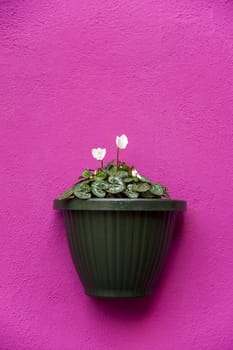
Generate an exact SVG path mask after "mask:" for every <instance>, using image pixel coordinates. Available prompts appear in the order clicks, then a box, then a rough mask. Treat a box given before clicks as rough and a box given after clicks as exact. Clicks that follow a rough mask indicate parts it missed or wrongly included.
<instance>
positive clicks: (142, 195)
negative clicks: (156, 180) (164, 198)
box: [140, 191, 160, 198]
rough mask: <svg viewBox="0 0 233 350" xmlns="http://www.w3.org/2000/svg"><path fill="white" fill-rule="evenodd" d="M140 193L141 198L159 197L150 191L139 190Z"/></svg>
mask: <svg viewBox="0 0 233 350" xmlns="http://www.w3.org/2000/svg"><path fill="white" fill-rule="evenodd" d="M140 195H141V197H143V198H160V196H156V195H155V194H153V193H151V192H150V191H146V192H141V193H140Z"/></svg>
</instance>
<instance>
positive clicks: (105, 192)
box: [58, 135, 170, 200]
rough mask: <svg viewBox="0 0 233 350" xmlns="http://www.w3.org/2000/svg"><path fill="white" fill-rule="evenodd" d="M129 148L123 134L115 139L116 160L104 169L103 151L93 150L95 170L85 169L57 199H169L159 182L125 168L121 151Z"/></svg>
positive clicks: (126, 166)
mask: <svg viewBox="0 0 233 350" xmlns="http://www.w3.org/2000/svg"><path fill="white" fill-rule="evenodd" d="M127 145H128V138H127V136H126V135H121V136H117V137H116V146H117V158H116V162H115V161H114V160H113V161H111V162H110V163H108V164H107V165H106V166H105V167H104V164H103V160H104V158H105V156H106V148H93V149H92V151H91V153H92V156H93V157H94V158H95V159H96V160H97V161H99V162H100V167H99V168H97V169H96V170H91V169H86V170H84V171H83V173H82V174H81V176H80V177H79V181H78V182H77V183H75V184H74V185H73V186H72V187H71V188H69V189H68V190H67V191H66V192H64V193H63V194H61V195H60V196H59V198H58V199H60V200H62V199H71V198H78V199H90V198H91V197H94V198H132V199H136V198H158V199H159V198H170V196H169V192H168V189H167V188H166V187H165V186H163V185H162V184H160V183H154V182H151V181H150V180H149V179H148V178H147V177H145V176H143V175H140V174H139V173H138V172H137V170H136V169H135V168H134V167H133V166H128V165H127V164H125V163H124V162H121V161H120V159H119V154H120V150H123V149H125V148H126V147H127Z"/></svg>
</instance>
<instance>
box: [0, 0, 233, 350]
mask: <svg viewBox="0 0 233 350" xmlns="http://www.w3.org/2000/svg"><path fill="white" fill-rule="evenodd" d="M232 80H233V3H232V1H222V0H218V1H217V0H212V1H210V0H209V1H207V0H196V1H194V0H182V1H178V0H169V1H168V0H158V1H154V0H153V1H152V0H148V1H141V0H101V1H97V0H89V1H86V0H69V1H65V0H63V1H62V0H46V1H45V0H40V1H36V0H30V1H29V0H1V2H0V159H1V166H0V193H1V215H0V221H1V222H0V230H1V235H0V237H1V242H0V350H120V349H121V350H128V349H137V350H155V349H158V350H182V349H184V350H231V349H233V333H232V325H233V273H232V271H233V253H232V249H233V234H232V223H233V215H232V214H233V213H232V198H233V186H232V175H233V171H232V170H233V164H232V150H233V144H232V139H233V125H232V110H233V85H232ZM122 133H126V134H127V135H128V138H129V146H128V148H127V150H125V151H124V152H122V159H123V160H125V161H127V162H129V163H130V164H134V165H135V166H136V167H137V168H138V171H139V172H143V173H145V175H148V176H149V177H151V178H152V179H153V180H154V181H158V182H162V183H164V184H165V185H167V186H168V187H169V188H170V190H171V195H172V197H173V198H179V199H186V200H187V201H188V211H187V212H186V214H185V217H184V220H183V223H182V222H181V221H180V223H179V227H180V230H179V233H178V230H177V234H176V236H175V238H174V242H173V247H172V250H171V255H170V258H169V261H168V263H167V265H166V268H165V271H164V273H163V276H162V278H161V280H160V284H159V286H158V288H157V290H156V292H155V294H154V296H153V298H149V299H145V300H143V299H142V300H122V301H120V300H118V301H114V300H107V301H102V300H95V299H91V298H89V297H87V296H85V295H84V293H83V290H82V287H81V284H80V282H79V279H78V277H77V275H76V273H75V269H74V267H73V265H72V261H71V257H70V254H69V251H68V246H67V242H66V237H65V231H64V226H63V221H62V217H61V215H59V213H57V212H54V211H53V210H52V200H53V199H54V197H56V196H57V195H58V194H59V193H60V192H62V191H63V190H65V189H66V187H67V186H69V185H70V184H72V183H73V182H74V181H75V180H76V178H77V176H78V175H79V174H80V172H81V170H83V169H84V168H85V167H91V168H93V167H95V166H96V163H95V161H94V160H93V159H92V158H91V155H90V149H91V148H92V147H97V146H106V147H107V159H108V160H111V159H112V158H114V156H115V136H116V135H120V134H122Z"/></svg>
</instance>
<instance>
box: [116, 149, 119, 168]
mask: <svg viewBox="0 0 233 350" xmlns="http://www.w3.org/2000/svg"><path fill="white" fill-rule="evenodd" d="M119 153H120V149H119V147H117V159H116V160H117V168H118V167H119Z"/></svg>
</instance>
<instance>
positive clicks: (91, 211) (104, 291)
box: [54, 199, 186, 298]
mask: <svg viewBox="0 0 233 350" xmlns="http://www.w3.org/2000/svg"><path fill="white" fill-rule="evenodd" d="M54 209H57V210H62V211H63V212H64V218H65V225H66V231H67V236H68V241H69V247H70V251H71V255H72V258H73V262H74V265H75V267H76V270H77V272H78V274H79V277H80V279H81V281H82V284H83V286H84V289H85V293H86V294H88V295H92V296H96V297H109V298H123V297H143V296H145V295H150V294H151V293H152V291H153V287H154V285H155V283H156V282H157V280H158V278H159V275H160V272H161V270H162V268H163V266H164V263H165V261H166V258H167V255H168V252H169V246H170V243H171V239H172V235H173V231H174V226H175V221H176V216H177V212H179V211H184V210H185V209H186V202H185V201H179V200H169V199H168V200H165V199H162V200H160V199H89V200H86V201H85V200H78V199H65V200H57V199H55V200H54Z"/></svg>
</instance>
